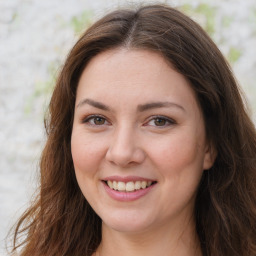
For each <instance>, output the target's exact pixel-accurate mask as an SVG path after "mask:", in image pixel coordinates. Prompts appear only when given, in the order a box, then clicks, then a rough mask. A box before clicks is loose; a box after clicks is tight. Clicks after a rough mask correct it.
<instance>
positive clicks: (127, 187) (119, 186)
mask: <svg viewBox="0 0 256 256" xmlns="http://www.w3.org/2000/svg"><path fill="white" fill-rule="evenodd" d="M107 184H108V186H109V187H110V188H111V189H114V190H118V191H126V192H133V191H135V190H139V189H145V188H146V187H149V186H151V185H152V181H135V182H133V181H129V182H127V183H125V182H123V181H111V180H108V181H107Z"/></svg>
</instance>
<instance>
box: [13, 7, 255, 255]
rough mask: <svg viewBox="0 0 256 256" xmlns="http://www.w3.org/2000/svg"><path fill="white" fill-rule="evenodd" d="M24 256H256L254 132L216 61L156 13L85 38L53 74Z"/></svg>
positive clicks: (116, 17) (193, 28) (184, 26)
mask: <svg viewBox="0 0 256 256" xmlns="http://www.w3.org/2000/svg"><path fill="white" fill-rule="evenodd" d="M49 110H50V115H49V118H48V120H47V122H46V130H47V133H48V140H47V143H46V146H45V148H44V151H43V154H42V158H41V165H40V170H41V187H40V193H39V196H38V198H37V199H36V200H35V202H34V203H33V205H32V206H31V207H30V208H29V209H28V210H27V212H26V213H25V214H24V215H23V217H22V218H21V219H20V220H19V223H18V226H17V228H16V232H15V239H14V241H15V242H16V241H17V240H18V238H19V235H22V234H24V233H25V234H26V236H25V239H24V240H23V242H22V243H21V244H19V245H17V243H14V249H13V252H15V251H16V250H17V249H18V248H19V246H21V245H22V252H21V254H20V255H34V256H36V255H40V256H42V255H44V256H45V255H47V256H50V255H88V256H89V255H94V256H97V255H100V256H105V255H114V254H116V253H118V254H120V255H124V256H126V255H127V256H128V255H133V256H134V255H142V254H147V255H207V256H208V255H214V256H216V255H218V256H221V255H223V256H224V255H225V256H229V255H230V256H235V255H240V256H253V255H256V239H255V237H256V186H255V182H256V133H255V128H254V125H253V124H252V122H251V121H250V119H249V117H248V115H247V113H246V110H245V107H244V104H243V101H242V98H241V96H240V92H239V88H238V86H237V84H236V81H235V79H234V77H233V75H232V73H231V71H230V68H229V66H228V64H227V63H226V61H225V59H224V58H223V56H222V54H221V53H220V51H219V50H218V48H217V47H216V46H215V44H214V43H213V42H212V41H211V39H210V38H209V37H208V36H207V35H206V33H205V32H204V31H203V30H202V29H201V28H200V27H199V26H198V25H197V24H196V23H195V22H193V21H192V20H191V19H190V18H188V17H186V16H185V15H183V14H182V13H180V12H179V11H177V10H175V9H173V8H170V7H168V6H165V5H151V6H144V7H141V8H139V9H138V10H118V11H115V12H112V13H110V14H108V15H106V16H105V17H104V18H102V19H101V20H99V21H98V22H96V23H95V24H94V25H92V26H91V27H90V28H89V29H88V30H87V31H86V32H85V34H84V35H82V37H81V38H80V39H79V41H78V42H77V43H76V45H75V46H74V48H73V49H72V50H71V52H70V54H69V56H68V58H67V60H66V62H65V65H64V67H63V69H62V71H61V73H60V75H59V79H58V81H57V84H56V87H55V89H54V92H53V95H52V99H51V102H50V109H49Z"/></svg>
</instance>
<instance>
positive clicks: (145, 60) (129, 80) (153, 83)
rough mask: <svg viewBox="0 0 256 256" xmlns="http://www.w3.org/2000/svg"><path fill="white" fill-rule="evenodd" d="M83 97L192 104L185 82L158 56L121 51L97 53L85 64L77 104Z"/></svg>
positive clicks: (192, 100)
mask: <svg viewBox="0 0 256 256" xmlns="http://www.w3.org/2000/svg"><path fill="white" fill-rule="evenodd" d="M83 97H93V98H95V99H96V100H104V101H107V100H110V101H111V100H113V99H114V101H115V102H118V99H119V104H121V103H124V102H131V101H133V102H134V103H135V102H138V104H139V103H143V102H142V101H155V100H156V99H157V100H159V99H161V100H173V101H180V102H187V103H188V104H193V105H194V104H196V98H195V95H194V91H193V90H192V88H191V86H190V84H189V82H188V81H187V79H186V78H185V77H184V76H183V75H181V74H180V73H178V72H177V71H175V70H174V69H173V68H172V66H171V64H169V63H167V61H166V60H165V59H164V58H163V57H162V56H161V55H160V54H157V53H155V52H151V51H146V50H130V49H123V48H121V49H120V48H119V49H114V50H109V51H106V52H103V53H100V54H98V55H97V56H95V57H94V58H93V59H92V60H91V61H90V62H89V63H88V65H87V66H86V68H85V69H84V71H83V73H82V75H81V77H80V80H79V84H78V89H77V101H79V100H81V99H82V98H83ZM111 103H112V102H111Z"/></svg>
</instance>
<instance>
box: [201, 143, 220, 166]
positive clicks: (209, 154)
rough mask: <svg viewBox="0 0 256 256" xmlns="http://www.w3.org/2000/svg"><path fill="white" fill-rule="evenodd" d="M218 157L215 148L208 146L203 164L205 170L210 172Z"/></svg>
mask: <svg viewBox="0 0 256 256" xmlns="http://www.w3.org/2000/svg"><path fill="white" fill-rule="evenodd" d="M217 155H218V153H217V150H216V149H215V147H214V146H212V145H206V148H205V154H204V162H203V170H208V169H210V168H211V167H212V166H213V164H214V162H215V159H216V157H217Z"/></svg>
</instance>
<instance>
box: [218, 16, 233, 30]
mask: <svg viewBox="0 0 256 256" xmlns="http://www.w3.org/2000/svg"><path fill="white" fill-rule="evenodd" d="M233 20H234V17H230V16H223V17H222V20H221V24H222V26H223V27H224V28H228V27H230V25H231V24H232V22H233Z"/></svg>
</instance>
